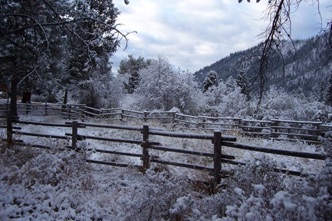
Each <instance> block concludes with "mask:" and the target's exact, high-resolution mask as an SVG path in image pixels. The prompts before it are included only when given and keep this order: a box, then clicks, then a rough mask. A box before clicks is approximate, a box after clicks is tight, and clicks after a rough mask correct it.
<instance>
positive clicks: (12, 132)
mask: <svg viewBox="0 0 332 221" xmlns="http://www.w3.org/2000/svg"><path fill="white" fill-rule="evenodd" d="M7 124H8V122H7ZM14 124H15V126H13V125H12V126H11V127H9V128H7V139H3V141H7V143H8V146H10V145H11V144H17V145H23V146H31V147H38V148H47V149H50V148H51V147H50V146H45V145H42V144H31V143H27V142H24V140H27V139H26V138H27V137H41V138H46V139H49V140H51V139H59V140H64V141H65V142H64V143H65V144H64V147H66V148H70V149H73V150H76V151H83V149H82V148H80V146H79V145H78V143H79V142H80V141H82V140H97V141H103V142H110V143H112V144H113V143H127V144H133V145H134V146H135V145H138V146H140V147H141V148H140V149H139V151H136V152H132V150H131V149H129V150H126V151H123V150H122V151H118V150H116V149H114V147H115V145H112V147H107V148H100V147H93V148H85V149H84V151H93V152H94V153H99V154H112V155H121V156H127V157H135V158H140V161H141V165H132V164H129V163H124V162H113V161H112V162H110V161H107V160H100V159H87V162H89V163H95V164H102V165H111V166H119V167H128V166H132V167H137V168H139V169H141V170H142V171H145V170H146V169H148V168H149V167H150V165H151V163H156V164H163V165H170V166H177V167H184V168H190V169H195V170H202V171H207V172H209V173H213V177H214V183H215V184H218V183H219V182H220V179H221V165H222V164H231V165H243V164H245V163H244V162H238V161H236V160H235V157H234V156H231V155H225V154H222V150H223V149H224V148H237V149H243V150H246V151H255V152H261V153H267V154H275V155H283V156H289V157H299V158H307V159H315V160H325V159H326V158H327V156H326V155H323V154H317V153H308V152H297V151H289V150H279V149H271V148H263V147H257V146H250V145H246V144H241V143H237V142H236V137H234V136H225V135H222V133H221V131H218V130H215V131H214V132H213V134H199V133H183V132H171V131H164V130H162V129H160V128H153V127H149V126H148V125H147V124H144V125H143V126H123V125H112V124H92V123H84V122H77V121H72V122H66V123H65V124H53V123H42V122H28V121H17V122H15V123H14ZM20 125H35V126H38V127H53V128H55V127H61V128H62V127H63V128H68V133H65V134H64V135H59V134H58V133H57V134H44V133H32V132H30V130H29V131H22V130H21V127H20ZM2 128H4V127H2ZM29 128H31V127H29ZM86 128H89V131H91V130H92V128H104V129H113V130H120V131H127V130H128V131H131V133H133V132H138V133H140V134H141V138H140V139H133V138H128V139H125V138H119V137H105V136H92V135H84V134H81V133H80V130H81V129H86ZM90 128H91V129H90ZM131 133H130V135H131V137H132V134H131ZM16 135H19V136H17V137H16ZM156 136H161V137H170V138H172V141H173V142H174V140H175V139H176V138H180V139H181V138H186V139H198V140H208V141H211V142H212V145H213V152H212V151H211V152H204V151H199V150H188V149H183V148H182V149H181V148H174V147H167V146H165V145H163V144H161V143H160V142H156V141H153V140H154V139H153V137H156ZM16 138H23V140H17V139H16ZM24 138H25V139H24ZM96 145H97V146H98V144H96ZM211 149H212V148H211ZM160 151H162V152H166V153H170V152H172V153H176V154H186V155H194V156H196V157H205V158H208V159H210V161H211V162H212V163H213V167H208V166H205V165H198V164H189V163H184V162H181V157H179V156H178V157H177V159H178V160H180V161H174V160H171V159H161V156H163V154H160V153H159V152H160ZM211 159H212V160H211ZM274 170H275V171H276V172H281V173H287V174H291V175H303V174H302V173H301V172H299V171H291V170H288V169H280V168H275V169H274Z"/></svg>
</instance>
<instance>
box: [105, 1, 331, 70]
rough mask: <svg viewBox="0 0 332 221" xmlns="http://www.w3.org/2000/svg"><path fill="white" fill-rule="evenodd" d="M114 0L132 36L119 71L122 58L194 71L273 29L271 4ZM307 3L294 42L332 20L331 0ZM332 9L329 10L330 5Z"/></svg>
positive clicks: (116, 58)
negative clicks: (164, 62) (162, 62)
mask: <svg viewBox="0 0 332 221" xmlns="http://www.w3.org/2000/svg"><path fill="white" fill-rule="evenodd" d="M129 1H130V3H129V4H128V5H126V4H125V3H124V0H114V1H113V2H114V4H115V6H116V7H117V8H118V9H119V10H120V12H121V14H120V15H119V16H118V19H117V22H118V23H119V24H121V25H120V26H119V27H118V28H119V30H120V31H121V32H123V33H128V32H133V31H136V32H137V33H132V34H130V35H129V36H128V39H129V42H128V46H127V48H126V47H125V45H126V44H125V41H122V43H121V47H120V48H118V51H117V52H116V53H115V54H114V55H113V57H112V58H111V62H112V63H113V65H112V66H113V72H115V73H117V69H118V66H119V63H120V61H121V60H122V59H125V58H127V57H128V55H133V56H134V57H135V58H137V57H139V56H142V57H144V58H145V59H148V58H158V57H160V56H163V57H165V58H167V59H168V61H169V62H170V63H171V64H172V65H173V66H174V67H175V68H181V69H182V70H188V71H190V72H196V71H198V70H199V69H201V68H203V67H205V66H208V65H210V64H212V63H214V62H216V61H218V60H220V59H222V58H224V57H226V56H228V55H229V54H230V53H234V52H237V51H241V50H246V49H248V48H250V47H253V46H255V45H257V44H258V43H260V42H261V41H262V38H260V37H259V35H260V34H261V33H262V32H263V31H264V30H265V28H266V27H267V25H268V21H266V20H265V19H264V18H263V17H264V11H265V8H266V6H267V0H263V1H261V2H260V3H256V2H255V1H252V2H251V3H248V2H247V1H243V2H242V3H241V4H239V3H238V0H205V1H202V0H129ZM312 1H315V0H308V1H304V2H303V3H302V4H301V5H300V8H299V9H298V10H297V11H296V12H295V13H293V14H292V38H293V39H307V38H309V37H312V36H314V35H315V34H317V33H319V31H320V30H321V29H320V28H321V27H322V26H323V27H326V24H327V21H328V19H331V14H332V6H331V3H328V1H330V0H320V12H321V16H322V23H321V18H320V16H319V13H317V4H313V3H312ZM328 5H330V7H328Z"/></svg>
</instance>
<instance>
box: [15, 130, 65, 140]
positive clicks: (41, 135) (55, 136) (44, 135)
mask: <svg viewBox="0 0 332 221" xmlns="http://www.w3.org/2000/svg"><path fill="white" fill-rule="evenodd" d="M13 134H19V135H25V136H33V137H46V138H56V139H65V140H67V139H70V138H69V137H67V136H61V135H52V134H37V133H30V132H24V131H16V130H14V131H13Z"/></svg>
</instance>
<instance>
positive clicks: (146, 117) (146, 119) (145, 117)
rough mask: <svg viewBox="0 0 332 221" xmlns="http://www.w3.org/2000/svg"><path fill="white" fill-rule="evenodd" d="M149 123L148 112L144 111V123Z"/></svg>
mask: <svg viewBox="0 0 332 221" xmlns="http://www.w3.org/2000/svg"><path fill="white" fill-rule="evenodd" d="M147 121H148V112H147V111H144V122H145V123H146V122H147ZM143 127H144V126H143Z"/></svg>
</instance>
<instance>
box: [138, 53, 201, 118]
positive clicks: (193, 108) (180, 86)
mask: <svg viewBox="0 0 332 221" xmlns="http://www.w3.org/2000/svg"><path fill="white" fill-rule="evenodd" d="M139 76H140V80H139V84H138V86H137V88H136V90H135V92H134V96H135V98H136V106H138V107H140V108H141V109H144V110H155V109H156V110H165V111H169V110H171V109H172V108H173V107H176V108H178V109H180V111H182V112H184V113H187V114H194V113H198V112H199V109H200V106H199V105H200V104H201V101H202V99H203V97H202V95H201V92H200V90H199V89H198V86H197V83H196V82H194V79H193V76H192V74H191V73H188V72H184V71H181V70H174V69H173V67H172V66H171V64H170V63H169V62H168V60H167V59H166V58H164V57H159V58H158V59H152V60H151V63H150V65H149V66H148V67H147V68H144V69H142V70H141V71H140V72H139Z"/></svg>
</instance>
